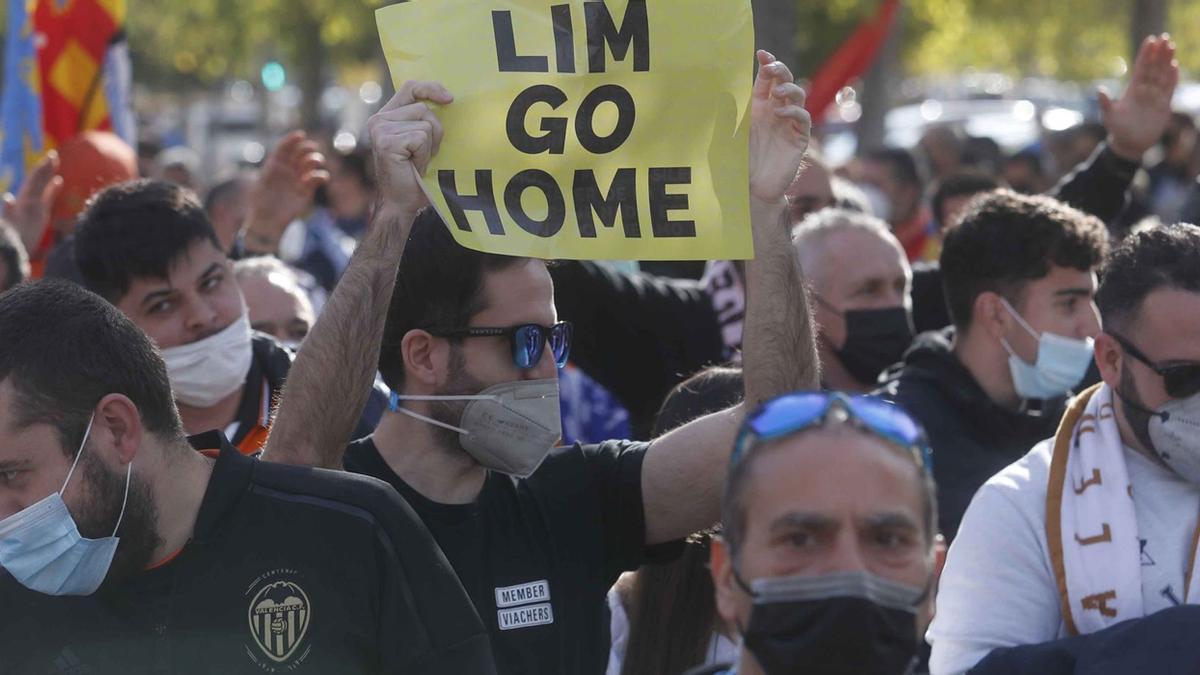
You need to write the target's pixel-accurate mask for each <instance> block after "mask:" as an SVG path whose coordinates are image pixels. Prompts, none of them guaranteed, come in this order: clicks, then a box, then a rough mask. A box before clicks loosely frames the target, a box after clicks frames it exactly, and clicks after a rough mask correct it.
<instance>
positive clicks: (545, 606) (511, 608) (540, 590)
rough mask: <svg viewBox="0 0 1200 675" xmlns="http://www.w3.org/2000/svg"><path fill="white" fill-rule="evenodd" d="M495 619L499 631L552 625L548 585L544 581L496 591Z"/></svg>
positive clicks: (552, 614) (552, 610)
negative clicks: (496, 609)
mask: <svg viewBox="0 0 1200 675" xmlns="http://www.w3.org/2000/svg"><path fill="white" fill-rule="evenodd" d="M496 607H497V608H499V610H498V611H497V612H496V619H497V622H498V623H499V625H500V630H515V629H517V628H531V627H533V626H544V625H547V624H552V623H554V608H553V607H551V606H550V583H549V582H548V581H546V580H545V579H541V580H539V581H530V582H528V583H524V584H517V585H516V586H505V587H503V588H497V589H496Z"/></svg>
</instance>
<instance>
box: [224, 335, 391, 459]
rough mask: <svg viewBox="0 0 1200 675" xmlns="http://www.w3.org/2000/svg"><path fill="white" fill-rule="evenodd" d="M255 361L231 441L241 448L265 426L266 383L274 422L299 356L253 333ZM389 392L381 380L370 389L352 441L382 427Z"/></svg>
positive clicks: (251, 363) (252, 344)
mask: <svg viewBox="0 0 1200 675" xmlns="http://www.w3.org/2000/svg"><path fill="white" fill-rule="evenodd" d="M251 347H252V353H253V358H252V359H251V361H250V372H249V373H248V374H247V375H246V386H245V389H244V391H243V394H242V402H241V403H240V404H239V405H238V413H237V420H238V422H239V424H238V429H237V433H235V434H234V435H233V437H232V438H230V439H229V440H230V442H231V443H233V444H234V445H235V446H239V447H240V446H241V445H242V441H244V440H245V438H246V436H247V434H249V433H250V431H251V430H252V429H253V428H254V426H255V425H257V424H260V423H262V422H263V419H262V418H263V412H264V410H263V401H262V386H263V381H264V380H265V381H266V384H267V386H268V388H269V390H270V396H271V398H270V402H269V405H270V408H271V410H270V413H271V414H270V417H271V419H274V412H275V411H274V409H275V407H276V406H278V405H279V400H280V398H281V397H282V396H283V385H284V384H285V383H286V382H287V376H288V372H289V371H290V370H291V368H292V361H294V360H295V359H296V353H295V352H293V351H292V350H291V349H289V348H287V347H285V346H283V344H281V343H280V342H279V341H278V340H276V339H275V338H274V337H271V336H270V335H267V334H265V333H254V337H253V339H252V343H251ZM389 393H390V392H389V391H388V389H387V387H386V386H384V385H383V383H382V382H380V381H379V380H376V381H375V384H374V385H373V386H372V388H371V395H370V397H368V398H367V404H366V406H365V407H364V408H363V413H362V417H360V418H359V420H358V424H357V425H356V426H355V427H354V436H353V438H362V437H364V436H369V435H370V434H371V432H373V431H375V427H376V426H377V425H378V424H379V418H380V417H382V416H383V412H384V410H386V409H387V403H388V395H389Z"/></svg>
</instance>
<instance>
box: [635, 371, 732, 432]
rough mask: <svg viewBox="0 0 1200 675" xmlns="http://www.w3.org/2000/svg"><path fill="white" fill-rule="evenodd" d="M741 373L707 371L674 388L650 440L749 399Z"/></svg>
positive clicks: (659, 412)
mask: <svg viewBox="0 0 1200 675" xmlns="http://www.w3.org/2000/svg"><path fill="white" fill-rule="evenodd" d="M745 392H746V390H745V386H744V385H743V384H742V369H741V368H730V367H728V366H712V367H710V368H705V369H704V370H701V371H700V372H698V373H696V374H695V375H693V376H691V377H689V378H688V379H686V380H684V381H683V382H680V383H679V384H677V385H675V388H674V389H672V390H671V393H669V394H667V397H666V399H664V400H663V404H662V408H660V409H659V411H658V416H657V417H656V418H655V420H654V430H653V431H652V432H651V436H652V437H654V438H658V437H659V436H663V435H665V434H666V433H667V432H670V431H672V430H674V429H678V428H679V427H681V426H683V425H685V424H687V423H688V422H691V421H692V420H696V419H699V418H701V417H704V416H705V415H708V414H711V413H715V412H720V411H722V410H725V409H726V408H732V407H733V406H735V405H737V404H738V403H740V402H741V401H742V399H744V398H745V397H746V393H745Z"/></svg>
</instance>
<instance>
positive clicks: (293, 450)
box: [266, 52, 817, 675]
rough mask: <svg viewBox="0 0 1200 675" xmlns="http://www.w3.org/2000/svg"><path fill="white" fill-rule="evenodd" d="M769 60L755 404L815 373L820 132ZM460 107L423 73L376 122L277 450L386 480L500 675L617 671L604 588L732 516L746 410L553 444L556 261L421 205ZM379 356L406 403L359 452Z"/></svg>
mask: <svg viewBox="0 0 1200 675" xmlns="http://www.w3.org/2000/svg"><path fill="white" fill-rule="evenodd" d="M758 57H759V64H760V66H761V68H760V71H759V75H758V78H757V80H756V83H755V88H754V94H753V96H752V110H751V113H750V114H751V133H750V136H751V143H750V177H751V179H750V185H749V186H747V187H748V188H749V190H750V193H751V224H752V229H753V236H754V241H755V250H756V251H757V252H758V257H757V258H756V259H755V260H754V261H751V262H749V263H747V270H748V284H749V292H750V293H749V297H750V307H749V310H748V313H749V317H748V320H747V328H746V331H747V332H746V350H745V359H744V363H745V383H746V384H745V386H746V398H747V400H749V401H751V404H753V403H756V402H760V401H764V400H766V399H768V398H770V397H771V396H774V395H778V394H780V393H783V392H785V391H792V390H795V389H801V388H812V387H814V386H815V384H816V379H817V377H816V372H817V367H816V359H815V355H814V348H813V336H812V331H811V326H810V325H809V322H808V311H807V304H806V301H805V297H804V291H803V288H804V287H803V284H802V280H801V277H800V271H799V266H798V265H797V264H796V259H795V255H794V254H793V252H792V249H791V248H790V247H789V246H788V243H789V242H788V238H787V228H786V225H787V202H786V200H785V198H784V192H785V191H786V190H787V187H788V185H789V184H790V183H791V181H792V178H793V176H794V175H795V173H796V170H797V169H798V167H799V166H800V162H801V158H802V156H803V154H804V151H805V149H806V147H807V144H808V135H809V130H810V120H809V116H808V114H807V113H806V112H805V111H804V109H803V101H804V92H803V90H801V89H800V88H799V87H798V86H796V85H795V84H794V83H793V82H792V75H791V73H790V72H789V71H788V69H787V67H786V66H784V65H783V64H782V63H779V62H777V61H775V59H774V57H772V56H771V55H770V54H767V53H766V52H759V55H758ZM452 100H453V99H452V97H451V95H450V92H448V91H446V90H445V89H444V88H442V87H441V86H440V85H438V84H436V83H431V82H409V83H407V84H405V85H404V86H402V87H401V88H400V91H399V92H398V93H397V95H396V98H395V99H393V101H392V102H391V103H390V104H389V105H388V106H386V107H385V108H384V110H382V111H381V112H380V113H379V114H378V115H376V116H375V117H374V118H373V119H372V121H371V123H370V125H369V126H370V128H371V132H372V142H373V143H372V144H373V147H374V148H375V150H376V153H377V164H378V168H379V171H378V172H377V173H378V175H379V176H380V188H381V190H382V191H383V194H384V201H383V202H382V203H381V204H380V205H379V207H378V209H377V212H376V215H375V222H374V224H373V226H372V228H371V231H370V232H368V234H367V236H366V239H365V241H368V242H369V243H368V244H367V245H366V247H365V248H360V250H359V252H358V253H356V258H355V260H354V261H353V263H352V264H351V267H350V268H349V269H348V270H347V272H346V275H345V276H344V277H343V281H342V283H341V284H340V285H339V286H338V288H337V289H336V291H335V293H334V295H333V297H332V298H331V299H330V302H329V304H328V305H327V306H326V308H325V310H324V313H323V314H322V316H321V319H320V320H319V321H318V323H317V325H316V327H315V328H314V329H313V331H312V332H311V333H310V334H309V336H308V338H307V340H306V342H305V345H304V348H303V349H301V351H300V354H299V356H298V358H297V361H296V366H295V369H293V371H292V373H291V377H290V379H289V380H288V386H287V391H286V393H285V395H284V400H283V401H282V403H281V404H280V413H279V418H278V420H277V422H276V426H275V427H274V428H275V434H274V435H273V436H272V437H271V439H270V441H269V443H268V448H267V450H266V457H268V458H270V459H275V460H280V461H289V462H296V463H308V464H322V465H326V466H343V465H344V466H345V468H347V469H349V470H352V471H357V472H360V473H366V474H369V475H372V476H375V477H378V478H382V479H384V480H386V481H388V482H390V483H391V484H392V485H393V486H394V487H395V488H396V489H397V490H398V491H399V492H400V493H401V494H402V495H403V496H404V497H405V498H406V499H407V500H408V501H409V503H410V504H411V505H412V506H413V509H414V510H416V511H417V513H418V514H419V515H420V516H421V518H422V519H423V520H424V522H425V523H426V525H427V526H428V527H429V528H430V531H431V532H432V533H433V535H434V538H435V539H436V540H437V541H438V543H439V545H440V546H441V547H442V549H443V551H444V552H445V553H446V557H447V558H448V559H449V560H450V563H451V565H453V566H454V569H455V571H456V572H457V573H458V576H459V578H460V579H461V580H462V582H463V586H464V587H465V588H466V589H467V593H468V594H469V595H471V597H472V599H473V601H474V603H475V607H476V609H477V610H478V612H479V615H480V618H482V619H483V622H484V625H486V626H487V627H488V628H489V630H490V632H491V636H492V645H493V648H494V651H495V654H496V658H497V666H498V669H499V671H500V672H501V673H543V674H546V675H551V674H552V675H568V674H572V673H598V672H602V671H603V669H604V665H605V663H606V662H607V659H608V650H609V639H608V616H607V602H606V594H607V592H608V589H609V588H610V587H611V586H612V584H613V582H614V581H615V580H616V578H617V576H618V575H619V574H620V573H621V572H623V571H626V570H631V569H634V568H636V567H638V566H639V565H640V564H641V563H642V562H643V561H645V560H646V559H648V558H650V557H652V556H654V555H655V554H656V553H660V552H662V551H661V549H654V548H652V547H655V545H658V544H665V543H670V542H675V541H678V540H680V539H682V538H684V537H686V536H687V535H689V534H691V533H693V532H696V531H699V530H701V529H703V528H705V527H708V526H710V525H712V523H714V522H716V520H717V519H718V517H719V511H720V506H719V504H720V499H719V493H720V489H721V481H722V479H723V471H721V469H720V467H723V466H725V465H726V464H727V457H728V453H729V448H730V447H732V445H733V441H734V437H735V435H736V433H737V428H738V424H739V422H740V420H741V418H742V408H741V406H738V407H735V408H732V409H730V410H727V411H723V412H720V413H716V414H714V415H712V416H709V417H706V418H704V419H701V420H697V421H696V422H694V423H693V424H691V425H688V426H685V427H683V428H681V429H678V430H676V431H674V432H672V433H671V434H668V435H666V436H664V437H662V438H660V439H658V440H656V441H655V442H654V443H653V444H651V445H647V444H643V443H632V442H627V441H610V442H607V443H603V444H600V445H595V446H573V447H567V448H560V449H557V450H553V451H552V448H553V446H554V445H555V444H556V442H557V440H558V437H559V405H558V384H557V373H556V370H557V367H558V366H561V365H562V364H563V363H564V362H565V360H566V358H567V356H568V349H569V347H570V340H571V337H572V331H571V327H570V326H569V325H568V324H565V323H561V322H560V321H559V320H558V315H557V311H556V308H555V304H554V288H553V283H552V281H551V277H550V274H549V273H548V271H547V269H546V265H545V263H544V262H542V261H540V260H534V259H528V258H512V257H505V256H497V255H490V254H484V253H479V252H475V251H471V250H468V249H465V248H463V247H461V246H459V245H458V244H457V243H455V241H454V240H453V238H452V237H451V235H450V232H449V231H448V230H447V227H446V225H445V224H444V223H443V222H442V221H441V220H440V219H439V218H438V216H437V215H436V213H434V212H433V211H432V210H431V209H428V208H424V210H422V207H426V206H427V201H426V200H425V198H424V194H423V192H422V190H421V187H420V185H419V183H418V182H417V174H418V173H419V172H423V170H424V167H425V165H426V162H427V161H428V159H429V157H430V155H431V154H432V153H433V152H434V151H435V149H436V147H437V145H438V142H439V141H440V139H441V135H442V132H441V126H440V124H439V123H438V121H437V118H436V117H435V116H434V115H433V113H432V112H431V110H430V108H429V107H428V106H427V105H426V102H433V103H437V104H441V105H453V103H452ZM397 270H398V273H397ZM393 289H394V290H393ZM385 313H386V317H385V316H384V315H385ZM608 348H609V349H611V350H613V351H614V352H620V351H621V350H622V349H624V348H625V345H622V344H611V345H608ZM376 354H378V362H377V365H378V367H379V370H380V372H381V373H382V375H383V378H384V380H385V382H387V383H388V385H389V386H390V387H391V389H392V390H393V391H394V392H395V393H396V395H395V396H394V397H393V398H392V405H391V408H392V411H391V412H390V413H388V414H386V415H385V416H384V419H383V420H382V421H381V423H380V425H379V427H378V429H377V430H376V432H375V434H374V435H373V436H370V437H368V438H365V439H362V440H360V441H358V442H355V443H353V444H352V445H351V446H350V448H349V450H347V451H346V452H345V453H344V461H343V451H342V448H344V447H345V442H346V441H347V440H348V439H349V435H350V428H351V426H352V422H353V420H352V419H351V418H353V417H354V416H355V415H356V414H357V411H358V409H359V408H361V405H362V401H363V399H364V395H365V392H366V391H367V390H368V388H369V385H370V382H371V376H372V373H373V371H374V370H375V365H376V363H374V362H373V358H374V356H375V355H376ZM293 443H294V444H295V445H293ZM668 552H669V551H668Z"/></svg>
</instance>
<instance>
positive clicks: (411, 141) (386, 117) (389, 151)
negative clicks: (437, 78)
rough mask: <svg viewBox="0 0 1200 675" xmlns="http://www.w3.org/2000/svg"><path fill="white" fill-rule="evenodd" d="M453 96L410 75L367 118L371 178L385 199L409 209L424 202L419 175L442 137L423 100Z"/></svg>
mask: <svg viewBox="0 0 1200 675" xmlns="http://www.w3.org/2000/svg"><path fill="white" fill-rule="evenodd" d="M453 100H454V96H453V95H451V94H450V92H449V91H447V90H446V88H445V87H443V86H442V85H441V84H439V83H437V82H428V81H423V80H410V81H408V82H405V83H404V85H403V86H401V87H400V90H399V91H397V92H396V95H395V96H393V97H392V100H390V101H388V103H387V105H385V106H383V108H382V109H380V111H379V112H377V113H375V114H374V115H372V116H371V119H370V120H368V121H367V130H368V132H369V133H370V136H371V147H372V148H373V150H374V152H375V173H376V179H377V181H378V183H379V191H380V194H381V195H382V197H383V199H384V200H385V201H386V202H389V203H391V204H392V205H393V206H397V207H400V208H401V209H402V210H403V211H406V212H411V213H414V214H415V213H416V212H417V211H419V210H420V209H421V208H423V207H424V206H426V205H427V204H428V203H429V200H428V199H427V198H426V196H425V193H424V192H423V191H422V189H421V183H420V178H419V177H420V176H424V175H425V169H426V167H428V166H429V160H430V159H431V158H432V157H433V156H434V155H435V154H437V151H438V147H439V146H440V145H441V143H442V124H441V122H439V121H438V118H437V115H435V114H434V113H433V110H432V109H431V108H430V107H429V104H430V103H436V104H441V105H446V104H448V103H450V102H452V101H453Z"/></svg>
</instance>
